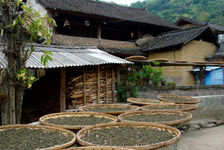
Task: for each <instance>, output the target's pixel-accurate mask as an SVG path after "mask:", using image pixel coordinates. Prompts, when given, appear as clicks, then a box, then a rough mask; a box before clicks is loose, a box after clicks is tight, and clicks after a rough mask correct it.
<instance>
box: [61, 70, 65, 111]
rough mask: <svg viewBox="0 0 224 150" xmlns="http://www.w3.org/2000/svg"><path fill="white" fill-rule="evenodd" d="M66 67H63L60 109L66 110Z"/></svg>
mask: <svg viewBox="0 0 224 150" xmlns="http://www.w3.org/2000/svg"><path fill="white" fill-rule="evenodd" d="M65 82H66V68H61V87H60V111H61V112H64V111H65V108H66V97H65V90H66V87H65Z"/></svg>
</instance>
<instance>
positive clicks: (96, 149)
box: [64, 146, 134, 150]
mask: <svg viewBox="0 0 224 150" xmlns="http://www.w3.org/2000/svg"><path fill="white" fill-rule="evenodd" d="M64 150H134V149H130V148H118V147H116V146H85V147H74V148H67V149H64Z"/></svg>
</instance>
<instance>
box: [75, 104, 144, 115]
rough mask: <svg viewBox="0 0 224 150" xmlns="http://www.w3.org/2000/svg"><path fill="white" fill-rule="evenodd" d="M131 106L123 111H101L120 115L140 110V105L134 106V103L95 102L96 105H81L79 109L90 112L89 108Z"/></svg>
mask: <svg viewBox="0 0 224 150" xmlns="http://www.w3.org/2000/svg"><path fill="white" fill-rule="evenodd" d="M96 107H100V108H130V109H129V110H123V111H111V112H110V111H108V112H101V113H106V114H111V115H119V114H122V113H124V112H127V111H135V110H139V109H140V107H138V106H133V105H127V104H94V105H86V106H81V107H80V108H79V109H80V110H81V111H87V112H89V110H88V109H89V108H96Z"/></svg>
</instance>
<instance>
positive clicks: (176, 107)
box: [141, 103, 198, 111]
mask: <svg viewBox="0 0 224 150" xmlns="http://www.w3.org/2000/svg"><path fill="white" fill-rule="evenodd" d="M170 107H172V108H170ZM197 108H198V106H196V105H192V104H191V105H190V104H166V103H165V104H164V103H158V104H157V103H155V104H149V105H145V106H142V107H141V110H144V111H148V110H160V111H192V110H195V109H197Z"/></svg>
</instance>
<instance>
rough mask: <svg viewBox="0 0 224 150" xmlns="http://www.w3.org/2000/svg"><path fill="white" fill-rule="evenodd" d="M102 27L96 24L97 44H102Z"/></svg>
mask: <svg viewBox="0 0 224 150" xmlns="http://www.w3.org/2000/svg"><path fill="white" fill-rule="evenodd" d="M101 34H102V28H101V24H98V26H97V39H98V46H101V45H102V35H101Z"/></svg>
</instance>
